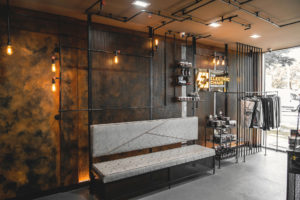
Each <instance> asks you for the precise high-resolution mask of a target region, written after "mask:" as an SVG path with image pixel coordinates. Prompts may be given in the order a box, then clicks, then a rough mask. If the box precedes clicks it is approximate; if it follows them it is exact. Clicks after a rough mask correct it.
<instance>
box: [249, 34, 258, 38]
mask: <svg viewBox="0 0 300 200" xmlns="http://www.w3.org/2000/svg"><path fill="white" fill-rule="evenodd" d="M250 37H252V38H254V39H256V38H260V37H261V36H260V35H257V34H253V35H251V36H250Z"/></svg>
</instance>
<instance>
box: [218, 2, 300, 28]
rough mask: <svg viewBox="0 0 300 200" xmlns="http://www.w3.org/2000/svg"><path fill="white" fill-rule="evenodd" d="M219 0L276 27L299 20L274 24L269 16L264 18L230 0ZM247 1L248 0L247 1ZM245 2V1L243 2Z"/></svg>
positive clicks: (299, 21)
mask: <svg viewBox="0 0 300 200" xmlns="http://www.w3.org/2000/svg"><path fill="white" fill-rule="evenodd" d="M219 1H221V2H223V3H226V4H228V5H231V6H234V7H236V8H238V9H239V10H241V11H243V12H245V13H248V14H250V15H253V16H255V17H257V18H258V19H261V20H263V21H265V22H267V23H269V24H272V25H273V26H276V27H277V28H281V27H285V26H289V25H293V24H297V23H300V20H298V21H295V22H291V23H287V24H282V25H279V24H276V23H275V22H273V21H271V19H270V18H264V17H261V16H259V12H251V11H249V10H246V9H244V8H242V7H241V6H238V5H235V4H233V3H232V2H231V1H230V0H228V1H225V0H219ZM249 2H250V1H249ZM245 3H246V2H245ZM247 3H248V1H247ZM239 4H240V5H241V3H239Z"/></svg>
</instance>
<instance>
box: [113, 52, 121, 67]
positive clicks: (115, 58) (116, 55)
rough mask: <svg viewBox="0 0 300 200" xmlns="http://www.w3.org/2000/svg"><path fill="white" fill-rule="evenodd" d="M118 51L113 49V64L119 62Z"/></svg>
mask: <svg viewBox="0 0 300 200" xmlns="http://www.w3.org/2000/svg"><path fill="white" fill-rule="evenodd" d="M118 53H120V50H116V51H115V57H114V63H115V64H118V63H119V57H118Z"/></svg>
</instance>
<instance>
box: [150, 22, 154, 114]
mask: <svg viewBox="0 0 300 200" xmlns="http://www.w3.org/2000/svg"><path fill="white" fill-rule="evenodd" d="M149 37H150V39H151V51H150V66H149V104H150V105H149V107H150V112H149V119H150V120H152V119H153V56H154V31H153V29H152V27H149Z"/></svg>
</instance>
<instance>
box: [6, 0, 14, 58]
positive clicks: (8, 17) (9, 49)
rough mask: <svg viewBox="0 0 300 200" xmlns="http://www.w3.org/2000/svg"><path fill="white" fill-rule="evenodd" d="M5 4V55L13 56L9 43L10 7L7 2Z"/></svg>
mask: <svg viewBox="0 0 300 200" xmlns="http://www.w3.org/2000/svg"><path fill="white" fill-rule="evenodd" d="M6 2H7V47H6V53H7V55H9V56H10V55H12V54H13V49H12V46H11V42H10V6H9V0H7V1H6Z"/></svg>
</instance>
